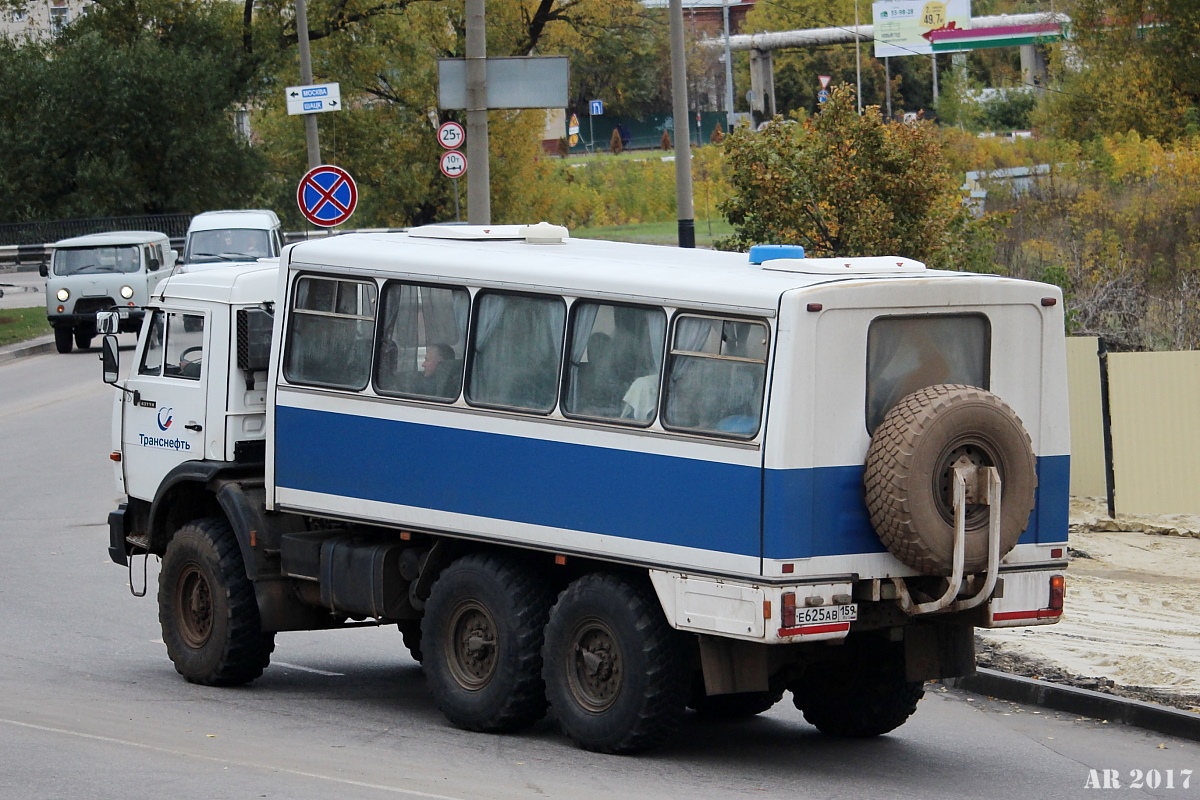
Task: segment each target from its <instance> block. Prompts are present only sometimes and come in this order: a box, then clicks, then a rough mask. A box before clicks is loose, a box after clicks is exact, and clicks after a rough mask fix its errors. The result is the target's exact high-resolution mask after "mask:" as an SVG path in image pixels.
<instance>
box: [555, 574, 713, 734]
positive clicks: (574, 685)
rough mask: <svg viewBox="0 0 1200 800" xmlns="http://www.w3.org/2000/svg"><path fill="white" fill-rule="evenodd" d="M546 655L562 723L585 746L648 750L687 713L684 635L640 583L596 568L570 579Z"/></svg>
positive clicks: (650, 592) (686, 671)
mask: <svg viewBox="0 0 1200 800" xmlns="http://www.w3.org/2000/svg"><path fill="white" fill-rule="evenodd" d="M543 660H544V661H545V664H546V666H545V676H546V695H547V697H548V698H549V699H550V705H551V707H552V708H553V709H554V712H555V713H556V714H557V715H558V722H559V725H561V726H562V729H563V731H565V732H566V734H567V735H568V736H570V737H571V738H572V739H574V740H575V742H576V743H578V744H579V746H580V747H583V748H584V749H586V750H595V751H598V752H601V753H633V752H637V751H639V750H646V749H648V748H650V747H653V746H655V745H657V744H659V743H660V742H662V741H664V740H666V738H667V737H668V736H670V735H671V734H672V733H673V732H674V731H675V729H676V728H677V727H678V726H679V724H680V722H681V721H682V720H683V716H684V714H685V709H686V706H687V701H688V694H689V690H690V688H691V687H690V685H689V682H688V674H689V667H690V664H689V660H688V653H687V644H686V638H685V636H684V635H683V634H681V633H679V632H678V631H676V630H674V629H673V628H671V626H670V625H669V624H668V623H667V620H666V618H664V617H663V613H662V608H661V606H660V605H659V603H658V598H657V597H656V596H655V594H654V592H653V590H652V589H651V588H650V587H649V586H647V585H645V584H644V583H642V582H638V581H634V580H630V579H627V578H625V577H622V576H617V575H606V574H594V575H585V576H584V577H582V578H579V579H578V580H576V581H575V582H574V583H572V584H571V585H570V586H569V587H567V589H566V591H564V592H563V593H562V594H561V595H560V596H559V598H558V602H557V603H556V604H555V606H554V609H553V610H552V611H551V612H550V624H549V625H547V626H546V649H545V656H544V659H543Z"/></svg>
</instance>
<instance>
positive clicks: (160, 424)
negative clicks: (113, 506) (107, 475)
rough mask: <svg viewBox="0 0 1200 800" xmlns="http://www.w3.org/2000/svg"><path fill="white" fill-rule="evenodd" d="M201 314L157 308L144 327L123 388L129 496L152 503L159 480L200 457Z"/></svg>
mask: <svg viewBox="0 0 1200 800" xmlns="http://www.w3.org/2000/svg"><path fill="white" fill-rule="evenodd" d="M206 322H207V319H206V314H205V313H204V312H202V311H195V310H183V309H156V310H155V311H154V313H153V316H152V317H151V319H150V320H149V321H148V323H147V324H146V330H145V333H144V335H143V337H144V338H143V341H142V342H141V347H140V349H139V357H138V359H137V362H136V363H135V364H134V365H133V366H132V368H131V369H130V376H129V379H128V381H127V383H126V388H127V389H129V390H130V391H132V392H135V393H136V394H134V395H133V396H132V397H131V398H130V400H129V401H128V402H126V403H125V431H124V448H123V450H124V453H125V460H126V466H125V479H126V491H127V492H128V493H129V495H130V496H131V497H138V498H142V499H144V500H151V499H153V498H154V493H155V492H156V491H157V489H158V486H159V484H160V483H161V482H162V479H163V477H164V476H165V475H166V474H167V473H168V472H170V471H171V470H172V469H174V468H175V467H176V466H178V465H179V464H181V463H183V462H185V461H198V460H201V459H203V458H204V422H205V406H206V403H205V398H206V389H205V386H206V383H207V382H206V380H205V378H206V369H207V367H206V365H205V358H204V356H205V354H206V353H207V352H208V348H209V341H208V340H209V331H208V328H209V326H208V325H207V324H206Z"/></svg>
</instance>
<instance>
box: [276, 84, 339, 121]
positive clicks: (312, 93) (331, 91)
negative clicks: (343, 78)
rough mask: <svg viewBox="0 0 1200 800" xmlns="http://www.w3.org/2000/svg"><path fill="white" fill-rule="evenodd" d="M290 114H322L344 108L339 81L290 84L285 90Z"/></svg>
mask: <svg viewBox="0 0 1200 800" xmlns="http://www.w3.org/2000/svg"><path fill="white" fill-rule="evenodd" d="M283 93H284V97H286V98H287V112H288V114H292V115H295V114H321V113H324V112H326V111H341V110H342V89H341V84H338V83H314V84H310V85H308V86H289V87H287V88H286V89H284V90H283Z"/></svg>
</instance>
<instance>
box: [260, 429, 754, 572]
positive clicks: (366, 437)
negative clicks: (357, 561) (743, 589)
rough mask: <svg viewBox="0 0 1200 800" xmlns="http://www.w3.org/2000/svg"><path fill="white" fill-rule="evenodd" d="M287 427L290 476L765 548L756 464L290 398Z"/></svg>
mask: <svg viewBox="0 0 1200 800" xmlns="http://www.w3.org/2000/svg"><path fill="white" fill-rule="evenodd" d="M275 429H276V436H275V481H276V484H277V485H278V486H281V487H285V488H290V489H300V490H304V491H310V492H319V493H322V494H332V495H340V496H345V497H354V498H358V499H361V500H375V501H378V502H383V503H396V504H400V505H408V506H418V507H421V508H429V509H434V510H437V511H450V512H454V513H458V514H471V515H476V516H480V517H492V518H496V519H503V520H509V521H512V522H522V523H527V524H531V525H545V526H549V527H554V528H564V529H568V530H577V531H585V532H588V533H598V534H606V535H610V536H618V537H622V538H627V539H637V540H641V541H649V542H662V543H665V544H673V545H683V546H685V547H696V548H701V549H704V550H714V551H718V552H726V553H734V554H737V555H743V556H754V557H757V556H758V555H759V551H760V544H759V513H760V512H759V501H758V498H759V493H760V491H761V487H760V479H759V474H760V470H759V469H758V468H756V467H745V466H737V465H733V464H721V463H714V462H711V461H699V460H694V459H686V458H675V457H671V456H661V455H652V454H647V453H635V452H630V451H627V450H614V449H610V448H604V447H593V446H587V445H579V444H570V443H566V442H550V441H545V440H540V439H529V438H524V437H520V436H508V435H503V434H495V433H484V432H480V431H468V430H460V429H456V428H443V427H437V426H431V425H421V424H417V423H412V422H399V421H395V420H384V419H374V418H370V417H359V416H353V415H349V414H338V413H333V412H326V411H311V410H306V409H299V408H291V407H287V406H278V407H277V408H276V417H275ZM397 521H398V522H403V520H402V519H398V520H397Z"/></svg>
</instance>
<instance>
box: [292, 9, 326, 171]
mask: <svg viewBox="0 0 1200 800" xmlns="http://www.w3.org/2000/svg"><path fill="white" fill-rule="evenodd" d="M296 43H297V44H298V45H299V49H300V83H302V84H304V85H306V86H307V85H308V84H310V83H312V82H313V71H312V52H311V51H310V50H309V48H308V7H307V4H306V3H305V0H296ZM304 141H305V143H307V145H308V168H309V169H314V168H315V167H319V166H321V140H320V139H319V138H318V137H317V115H316V114H305V115H304Z"/></svg>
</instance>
